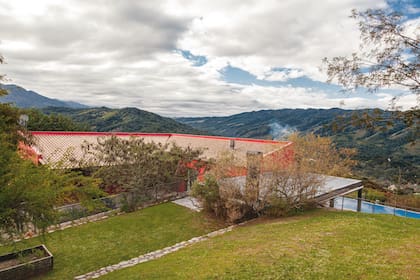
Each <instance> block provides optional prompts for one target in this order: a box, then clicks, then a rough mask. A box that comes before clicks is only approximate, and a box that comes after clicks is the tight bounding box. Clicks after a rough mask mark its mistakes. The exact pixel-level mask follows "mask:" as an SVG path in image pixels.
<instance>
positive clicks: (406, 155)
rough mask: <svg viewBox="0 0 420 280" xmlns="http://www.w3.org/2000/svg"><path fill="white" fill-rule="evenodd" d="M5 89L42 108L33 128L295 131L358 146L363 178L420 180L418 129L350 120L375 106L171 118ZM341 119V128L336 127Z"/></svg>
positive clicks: (238, 133)
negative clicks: (356, 123)
mask: <svg viewBox="0 0 420 280" xmlns="http://www.w3.org/2000/svg"><path fill="white" fill-rule="evenodd" d="M5 87H6V88H7V89H8V90H9V92H10V93H9V95H8V96H5V97H1V98H0V102H6V101H5V100H9V101H8V102H13V103H15V105H16V106H18V107H40V108H41V109H40V110H41V111H42V113H43V114H44V116H46V117H45V118H43V117H42V116H41V115H39V114H36V113H35V112H34V111H32V112H31V113H30V114H29V115H30V116H32V119H33V122H34V123H31V120H30V121H29V123H30V125H31V129H33V130H37V129H42V130H60V129H63V127H66V129H69V127H75V128H77V129H82V128H87V129H90V130H92V131H126V132H172V133H188V134H208V135H221V136H231V137H249V138H262V139H283V138H287V136H288V135H289V134H290V133H292V132H300V133H315V134H318V135H321V136H330V137H332V138H333V140H334V142H335V143H336V145H337V146H339V147H349V148H356V149H357V150H358V151H359V152H358V156H357V160H359V167H358V170H357V174H358V175H359V176H361V177H366V178H374V179H376V180H379V181H382V182H387V181H392V182H415V183H419V180H420V178H418V177H417V176H418V175H417V174H418V173H419V172H418V171H419V170H420V144H419V143H418V141H415V140H416V133H418V131H417V132H416V129H418V127H416V126H414V127H407V126H406V125H405V124H404V123H401V122H396V123H394V124H392V125H388V124H385V123H380V124H379V125H376V124H375V128H374V129H366V128H363V127H357V126H354V125H352V124H351V122H350V120H351V118H352V116H353V115H354V114H355V113H356V114H362V113H364V112H372V111H373V110H342V109H338V108H333V109H281V110H262V111H253V112H245V113H241V114H236V115H232V116H226V117H198V118H190V117H185V118H177V119H171V118H165V117H162V116H160V115H157V114H154V113H151V112H147V111H144V110H140V109H137V108H123V109H110V108H106V107H99V108H86V107H87V106H85V105H82V104H79V103H74V102H66V101H60V100H55V99H50V98H46V97H43V96H41V95H39V94H37V93H35V92H32V91H27V90H25V89H23V88H20V87H18V86H14V85H7V86H5ZM74 107H76V108H74ZM80 107H82V108H80ZM379 111H380V110H379ZM28 112H30V111H28ZM380 113H381V114H382V115H383V116H388V117H389V116H390V114H391V113H390V112H386V111H380ZM30 118H31V117H30ZM57 120H59V121H57ZM72 122H73V123H72ZM59 123H61V124H62V125H58V124H59ZM337 123H338V126H339V127H341V129H338V130H337V129H334V127H335V126H337Z"/></svg>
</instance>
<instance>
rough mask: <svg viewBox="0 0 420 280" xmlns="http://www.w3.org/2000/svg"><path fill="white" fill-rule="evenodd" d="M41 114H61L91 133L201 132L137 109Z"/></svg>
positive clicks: (56, 110)
mask: <svg viewBox="0 0 420 280" xmlns="http://www.w3.org/2000/svg"><path fill="white" fill-rule="evenodd" d="M42 112H43V113H45V114H47V115H49V114H61V115H64V116H67V117H70V118H71V119H72V120H73V121H75V122H77V123H84V124H87V125H88V126H89V127H90V130H92V131H124V132H172V133H190V134H200V133H201V131H200V130H198V129H194V128H192V127H191V126H189V125H186V124H182V123H179V122H177V121H175V120H173V119H171V118H165V117H162V116H159V115H157V114H154V113H150V112H147V111H143V110H140V109H137V108H123V109H110V108H106V107H100V108H87V109H72V108H58V107H48V108H44V109H42Z"/></svg>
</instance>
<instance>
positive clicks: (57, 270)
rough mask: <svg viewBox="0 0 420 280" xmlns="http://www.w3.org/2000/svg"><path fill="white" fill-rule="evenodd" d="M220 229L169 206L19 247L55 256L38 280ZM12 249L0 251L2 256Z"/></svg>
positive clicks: (68, 276) (199, 216) (87, 269)
mask: <svg viewBox="0 0 420 280" xmlns="http://www.w3.org/2000/svg"><path fill="white" fill-rule="evenodd" d="M222 226H223V225H221V224H218V223H216V222H215V221H213V220H210V219H207V218H205V216H204V215H202V214H200V213H196V212H193V211H191V210H189V209H186V208H184V207H182V206H178V205H175V204H173V203H165V204H161V205H157V206H153V207H149V208H146V209H143V210H140V211H137V212H134V213H129V214H123V215H119V216H114V217H111V218H109V219H106V220H103V221H99V222H94V223H89V224H85V225H82V226H78V227H73V228H69V229H65V230H63V231H57V232H54V233H51V234H48V235H46V240H45V241H44V242H43V241H41V240H40V239H39V238H33V239H31V240H28V241H25V242H24V243H25V244H18V246H19V247H25V246H30V245H37V244H39V243H44V244H46V245H47V247H48V249H49V250H50V251H51V252H52V254H53V255H54V270H53V271H52V273H49V274H47V275H46V276H44V277H42V279H60V280H62V279H73V277H74V276H77V275H80V274H84V273H87V272H90V271H92V270H96V269H99V268H101V267H103V266H106V265H111V264H115V263H118V262H120V261H123V260H128V259H130V258H133V257H136V256H139V255H141V254H144V253H147V252H150V251H154V250H157V249H160V248H163V247H166V246H169V245H173V244H175V243H177V242H180V241H183V240H187V239H190V238H192V237H194V236H199V235H202V234H204V233H207V232H210V231H213V230H215V229H217V228H220V227H222ZM8 250H10V248H6V247H0V253H6V252H7V251H8Z"/></svg>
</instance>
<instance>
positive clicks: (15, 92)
mask: <svg viewBox="0 0 420 280" xmlns="http://www.w3.org/2000/svg"><path fill="white" fill-rule="evenodd" d="M0 88H2V89H5V90H7V91H8V95H6V96H2V97H0V103H12V104H14V105H15V106H16V107H19V108H46V107H66V108H89V106H86V105H83V104H80V103H77V102H73V101H62V100H58V99H53V98H48V97H45V96H42V95H40V94H38V93H36V92H34V91H31V90H26V89H24V88H22V87H20V86H17V85H12V84H10V85H2V84H0Z"/></svg>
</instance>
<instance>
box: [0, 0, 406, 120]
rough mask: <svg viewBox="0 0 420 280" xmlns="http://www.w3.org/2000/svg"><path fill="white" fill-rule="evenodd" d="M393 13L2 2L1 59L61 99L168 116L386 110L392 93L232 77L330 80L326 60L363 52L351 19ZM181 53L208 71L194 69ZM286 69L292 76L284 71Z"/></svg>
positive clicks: (300, 4)
mask: <svg viewBox="0 0 420 280" xmlns="http://www.w3.org/2000/svg"><path fill="white" fill-rule="evenodd" d="M383 5H385V4H384V1H383V0H377V1H362V0H345V1H332V0H331V1H322V2H321V1H309V0H308V1H302V0H299V1H295V0H294V1H274V0H271V1H269V0H267V1H264V3H262V2H261V1H239V0H234V1H184V0H179V1H153V2H148V1H141V2H132V1H130V2H129V1H121V2H117V1H106V0H93V1H81V0H72V1H66V2H65V4H64V2H61V1H60V2H57V1H36V4H34V2H33V1H29V0H27V1H24V0H15V1H6V0H0V17H1V18H2V20H1V21H0V53H1V54H3V55H4V56H5V57H6V59H7V63H8V64H6V65H2V66H0V72H1V73H7V74H8V77H9V78H11V79H12V82H13V83H16V84H19V85H21V86H24V87H26V88H28V89H31V90H34V91H37V92H39V93H41V94H43V95H46V96H49V97H53V98H59V99H63V100H74V101H79V102H82V103H86V104H88V105H101V106H102V105H105V106H110V107H126V106H131V107H138V108H141V109H144V110H149V111H153V112H156V113H160V114H163V115H166V116H208V115H228V114H234V113H239V112H243V111H250V110H259V109H278V108H309V107H315V108H329V107H338V106H340V104H343V102H342V100H344V107H345V108H359V107H362V106H369V107H375V106H380V107H383V108H384V106H387V104H385V103H387V102H389V101H387V102H385V99H386V98H388V97H385V96H382V97H379V98H377V99H375V98H369V99H367V98H362V97H356V96H353V97H352V96H350V97H346V96H343V98H332V97H331V96H329V95H328V94H327V93H325V92H322V91H320V90H318V91H315V90H312V89H309V88H291V87H280V88H276V87H263V86H256V85H251V86H244V85H238V84H232V83H227V82H224V81H222V80H221V74H220V70H221V69H223V68H224V67H226V66H227V65H232V66H235V67H239V68H242V69H244V70H247V71H249V72H250V73H252V74H254V75H256V76H257V77H258V78H260V79H267V80H272V81H284V80H286V79H288V78H297V77H301V76H303V75H309V76H310V77H312V78H314V79H318V80H324V78H325V77H324V74H322V73H320V72H319V71H318V66H319V64H320V63H321V59H322V58H323V57H324V56H334V55H345V54H348V53H349V52H351V51H352V50H354V49H355V48H357V46H358V32H357V27H356V24H355V22H353V21H352V20H351V19H349V18H348V15H349V13H350V10H351V9H352V8H358V9H364V8H368V7H378V6H383ZM177 49H184V50H189V51H191V53H193V54H194V55H204V56H206V58H207V60H208V62H207V63H206V64H205V65H203V66H201V67H194V66H193V63H191V62H190V61H188V60H186V59H184V58H183V57H182V55H181V54H180V53H179V52H178V51H176V50H177ZM277 67H282V68H287V69H290V70H287V71H282V72H279V71H273V69H274V68H277ZM296 69H299V70H296ZM404 100H405V99H404ZM410 100H411V99H410ZM404 102H406V103H407V102H408V101H404Z"/></svg>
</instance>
